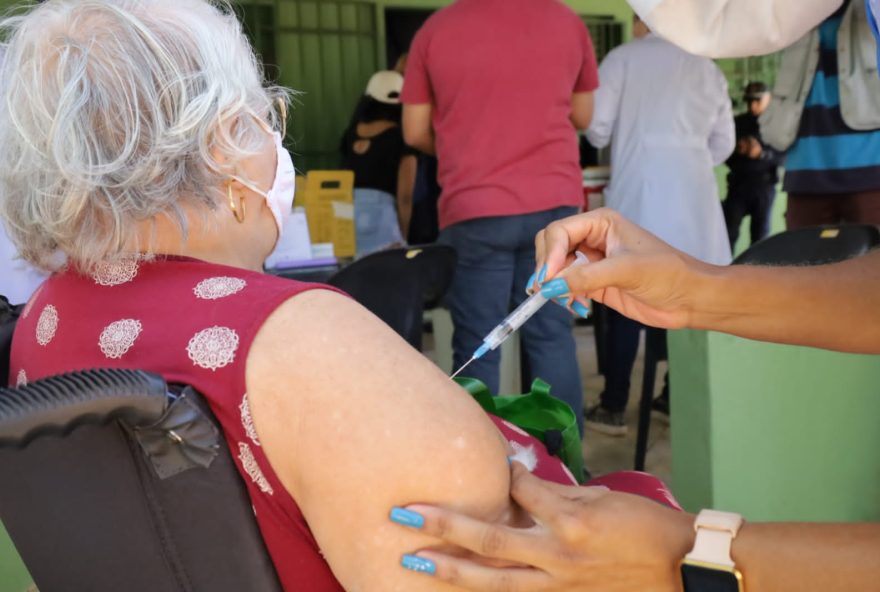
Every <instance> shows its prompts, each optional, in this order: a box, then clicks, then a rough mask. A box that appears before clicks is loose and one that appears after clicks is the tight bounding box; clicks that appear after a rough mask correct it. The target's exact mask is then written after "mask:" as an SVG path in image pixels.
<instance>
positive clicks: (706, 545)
mask: <svg viewBox="0 0 880 592" xmlns="http://www.w3.org/2000/svg"><path fill="white" fill-rule="evenodd" d="M742 523H743V519H742V516H740V515H739V514H732V513H730V512H718V511H716V510H703V511H701V512H700V513H699V514H698V515H697V519H696V520H695V521H694V530H696V531H697V536H696V538H695V540H694V549H693V550H692V551H691V552H690V553H688V554H687V555H686V556H685V558H684V559H685V561H698V562H700V563H710V564H713V565H720V566H724V567H729V568H733V567H734V563H733V559H731V557H730V545H731V543H732V542H733V539H734V537H736V534H737V533H738V532H739V529H740V527H741V526H742Z"/></svg>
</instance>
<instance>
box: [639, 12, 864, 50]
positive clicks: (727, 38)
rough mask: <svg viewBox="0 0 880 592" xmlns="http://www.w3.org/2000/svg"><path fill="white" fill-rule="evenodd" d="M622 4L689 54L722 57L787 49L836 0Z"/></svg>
mask: <svg viewBox="0 0 880 592" xmlns="http://www.w3.org/2000/svg"><path fill="white" fill-rule="evenodd" d="M853 1H855V2H859V1H862V0H853ZM628 2H629V4H630V6H632V7H633V9H634V10H635V11H636V12H637V13H638V15H639V16H640V17H641V18H642V20H643V21H645V23H647V25H648V26H649V27H650V28H651V30H652V31H654V32H655V33H657V34H658V35H660V36H662V37H665V38H666V39H668V40H669V41H671V42H672V43H675V44H676V45H678V46H679V47H682V48H683V49H685V50H687V51H689V52H691V53H694V54H697V55H704V56H709V57H713V58H722V57H743V56H750V55H762V54H767V53H772V52H774V51H778V50H780V49H782V48H784V47H787V46H789V45H791V44H792V43H794V42H795V41H797V40H798V39H799V38H800V37H802V36H803V35H804V34H805V33H807V31H809V30H810V29H812V28H814V27H816V26H818V25H819V23H821V22H822V21H823V20H825V18H826V17H827V16H828V15H830V14H831V13H832V12H834V11H835V10H837V8H838V7H839V6H840V5H841V3H842V0H628Z"/></svg>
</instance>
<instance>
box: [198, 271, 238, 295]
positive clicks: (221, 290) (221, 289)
mask: <svg viewBox="0 0 880 592" xmlns="http://www.w3.org/2000/svg"><path fill="white" fill-rule="evenodd" d="M245 286H247V282H246V281H244V280H243V279H241V278H235V277H227V276H221V277H213V278H208V279H206V280H202V281H200V282H199V283H198V285H197V286H196V287H195V288H193V293H194V294H195V295H196V298H201V299H202V300H217V299H218V298H225V297H227V296H232V295H233V294H236V293H238V292H241V291H242V290H244V287H245Z"/></svg>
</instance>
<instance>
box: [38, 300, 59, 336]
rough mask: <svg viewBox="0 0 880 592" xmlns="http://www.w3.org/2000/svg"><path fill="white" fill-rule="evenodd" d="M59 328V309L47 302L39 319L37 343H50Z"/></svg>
mask: <svg viewBox="0 0 880 592" xmlns="http://www.w3.org/2000/svg"><path fill="white" fill-rule="evenodd" d="M57 330H58V309H57V308H55V307H54V306H52V305H51V304H47V305H46V306H45V307H43V312H41V313H40V318H39V319H38V320H37V343H39V344H40V345H48V344H49V342H50V341H52V338H53V337H55V332H56V331H57Z"/></svg>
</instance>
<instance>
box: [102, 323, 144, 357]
mask: <svg viewBox="0 0 880 592" xmlns="http://www.w3.org/2000/svg"><path fill="white" fill-rule="evenodd" d="M142 329H143V325H141V322H140V321H138V320H136V319H121V320H119V321H114V322H112V323H110V324H109V325H107V326H106V327H105V328H104V330H103V331H101V336H100V337H99V338H98V347H100V348H101V352H102V353H103V354H104V355H105V356H107V357H108V358H111V359H114V360H115V359H117V358H121V357H122V356H124V355H125V352H127V351H128V350H130V349H131V346H132V345H134V341H135V339H137V338H138V335H140V334H141V330H142Z"/></svg>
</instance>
